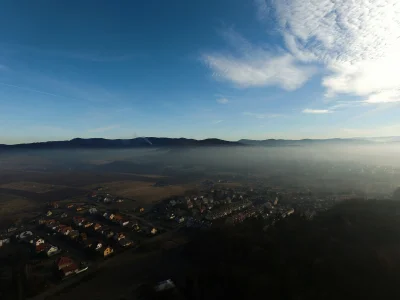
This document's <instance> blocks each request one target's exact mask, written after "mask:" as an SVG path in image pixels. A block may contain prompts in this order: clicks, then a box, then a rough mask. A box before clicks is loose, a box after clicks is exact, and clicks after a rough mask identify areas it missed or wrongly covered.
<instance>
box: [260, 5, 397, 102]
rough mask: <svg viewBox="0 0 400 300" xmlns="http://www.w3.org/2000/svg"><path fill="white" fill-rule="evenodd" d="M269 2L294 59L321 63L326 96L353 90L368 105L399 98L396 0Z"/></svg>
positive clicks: (351, 92) (394, 100)
mask: <svg viewBox="0 0 400 300" xmlns="http://www.w3.org/2000/svg"><path fill="white" fill-rule="evenodd" d="M258 2H263V3H265V1H256V4H257V3H258ZM263 3H261V4H260V5H258V12H259V13H260V11H263V10H264V7H263ZM273 3H274V8H275V17H276V18H277V19H278V21H279V24H280V28H279V29H280V32H281V34H282V36H283V38H284V40H285V45H286V48H287V50H288V52H289V53H291V54H292V55H293V56H294V57H295V58H296V60H297V61H301V62H303V63H318V64H322V65H323V66H324V67H325V69H326V71H327V75H326V76H325V77H324V78H323V79H322V86H323V87H325V89H326V96H327V97H331V96H336V95H338V94H351V95H356V96H359V97H360V98H361V99H363V100H364V102H365V103H368V104H380V103H388V102H391V103H393V102H400V92H399V91H400V77H399V76H396V73H397V72H398V70H399V69H400V39H399V36H400V2H399V1H398V0H375V1H364V0H353V1H347V0H338V1H330V0H319V1H312V0H288V1H274V2H273Z"/></svg>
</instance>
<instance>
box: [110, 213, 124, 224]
mask: <svg viewBox="0 0 400 300" xmlns="http://www.w3.org/2000/svg"><path fill="white" fill-rule="evenodd" d="M112 220H113V221H114V222H115V223H120V222H121V221H123V217H122V216H121V215H114V218H113V219H112Z"/></svg>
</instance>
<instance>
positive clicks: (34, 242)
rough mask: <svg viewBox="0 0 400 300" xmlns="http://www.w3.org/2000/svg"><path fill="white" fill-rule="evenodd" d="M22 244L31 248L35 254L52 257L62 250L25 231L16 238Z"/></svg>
mask: <svg viewBox="0 0 400 300" xmlns="http://www.w3.org/2000/svg"><path fill="white" fill-rule="evenodd" d="M16 238H17V240H18V241H19V242H20V243H25V244H28V245H29V246H30V250H31V251H32V253H35V254H45V255H46V256H48V257H50V256H53V255H56V254H58V253H60V252H61V248H59V247H57V246H55V245H52V244H50V243H49V242H48V241H46V240H45V239H44V238H42V237H40V236H37V235H34V234H33V232H32V231H24V232H22V233H20V234H19V235H17V236H16Z"/></svg>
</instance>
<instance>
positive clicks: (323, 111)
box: [302, 108, 333, 114]
mask: <svg viewBox="0 0 400 300" xmlns="http://www.w3.org/2000/svg"><path fill="white" fill-rule="evenodd" d="M302 113H303V114H330V113H333V111H332V110H329V109H311V108H306V109H303V110H302Z"/></svg>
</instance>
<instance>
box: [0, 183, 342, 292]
mask: <svg viewBox="0 0 400 300" xmlns="http://www.w3.org/2000/svg"><path fill="white" fill-rule="evenodd" d="M337 200H338V198H334V197H325V198H318V197H315V196H313V195H312V194H311V193H310V192H307V191H302V192H299V191H295V190H287V189H283V188H279V187H267V186H265V185H255V186H254V187H250V186H241V185H239V186H235V187H232V186H229V184H228V186H224V184H221V182H216V183H214V182H211V181H207V182H205V183H204V184H203V185H202V188H201V189H199V191H198V192H197V193H194V192H193V193H192V194H189V195H179V196H175V197H169V198H167V199H164V200H163V201H160V202H159V203H157V204H155V205H154V206H152V207H150V208H147V207H146V208H145V207H135V206H132V207H131V208H129V209H128V208H126V206H124V207H122V206H121V204H122V203H124V201H128V200H127V199H123V198H121V197H118V196H116V195H110V194H109V193H108V192H107V188H106V187H98V188H95V189H94V190H93V191H92V192H90V193H89V194H88V195H87V197H86V198H84V199H72V200H70V201H53V202H49V203H47V204H46V205H45V206H44V207H43V213H42V214H40V215H38V216H37V217H35V218H33V219H31V220H28V221H24V222H23V223H19V224H14V225H13V226H11V227H9V228H7V229H6V230H5V231H4V232H3V233H2V235H1V238H0V251H1V248H6V247H8V246H12V245H18V246H20V247H22V248H23V249H25V251H26V254H27V256H28V260H29V262H28V265H29V266H30V267H29V270H28V271H27V278H34V279H38V278H40V279H41V280H40V282H45V288H46V289H49V288H51V287H52V286H56V285H57V284H59V283H60V282H64V280H68V279H69V278H71V277H75V276H81V275H80V274H85V273H87V272H89V273H90V271H92V272H94V271H95V270H97V269H98V268H100V267H101V266H102V264H104V262H105V261H108V260H112V259H113V257H117V256H118V255H119V254H120V253H122V252H125V251H132V253H133V255H134V253H135V251H139V250H140V249H141V247H142V246H143V245H146V244H148V243H151V241H152V239H153V238H154V237H156V236H159V237H160V238H162V236H163V234H164V233H167V232H169V233H171V234H174V233H176V232H184V231H193V230H202V229H208V228H211V227H218V226H234V225H235V224H238V223H241V222H243V221H244V220H246V219H247V218H251V217H258V218H262V219H263V220H264V230H268V228H269V227H270V226H272V225H274V224H275V222H276V221H278V220H280V219H282V218H285V217H288V216H290V215H291V214H294V213H298V214H301V215H303V216H304V217H306V218H307V219H312V218H313V217H314V216H315V215H316V214H317V213H318V212H321V211H325V210H327V209H328V208H329V207H331V206H332V205H333V204H334V203H335V201H337ZM110 263H112V261H110ZM76 280H78V281H79V279H76Z"/></svg>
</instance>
